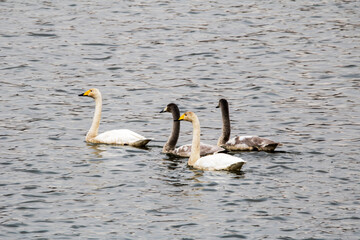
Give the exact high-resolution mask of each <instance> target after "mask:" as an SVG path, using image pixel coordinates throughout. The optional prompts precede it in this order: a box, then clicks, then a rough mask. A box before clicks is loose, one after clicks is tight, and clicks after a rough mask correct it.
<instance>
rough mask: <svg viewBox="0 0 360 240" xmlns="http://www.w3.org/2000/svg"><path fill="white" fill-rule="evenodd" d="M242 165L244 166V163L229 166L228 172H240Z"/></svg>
mask: <svg viewBox="0 0 360 240" xmlns="http://www.w3.org/2000/svg"><path fill="white" fill-rule="evenodd" d="M244 164H245V162H237V163H234V164H231V165H230V166H229V168H228V170H229V171H234V172H237V171H240V170H241V168H242V166H243V165H244Z"/></svg>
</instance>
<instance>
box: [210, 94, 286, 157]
mask: <svg viewBox="0 0 360 240" xmlns="http://www.w3.org/2000/svg"><path fill="white" fill-rule="evenodd" d="M219 107H220V109H221V113H222V121H223V128H222V134H221V136H220V138H219V140H218V146H221V147H223V148H225V149H227V150H230V151H231V150H232V151H252V150H256V151H270V152H271V151H274V150H275V148H276V147H277V146H278V145H280V143H277V142H274V141H272V140H269V139H266V138H261V137H258V136H236V137H234V138H232V139H230V132H231V129H230V116H229V104H228V102H227V100H226V99H220V100H219V105H218V106H217V108H219Z"/></svg>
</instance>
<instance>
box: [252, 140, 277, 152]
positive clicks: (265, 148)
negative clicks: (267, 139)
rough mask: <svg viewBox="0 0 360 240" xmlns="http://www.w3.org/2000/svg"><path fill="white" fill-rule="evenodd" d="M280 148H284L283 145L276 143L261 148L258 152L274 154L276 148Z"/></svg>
mask: <svg viewBox="0 0 360 240" xmlns="http://www.w3.org/2000/svg"><path fill="white" fill-rule="evenodd" d="M278 146H282V144H281V143H275V142H274V143H270V144H266V145H265V146H261V147H259V149H258V150H260V151H267V152H273V151H275V148H277V147H278Z"/></svg>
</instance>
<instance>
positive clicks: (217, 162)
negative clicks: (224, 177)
mask: <svg viewBox="0 0 360 240" xmlns="http://www.w3.org/2000/svg"><path fill="white" fill-rule="evenodd" d="M178 120H179V121H181V120H185V121H188V122H191V123H192V125H193V140H192V149H191V155H190V158H189V160H188V165H189V166H191V167H194V168H196V169H200V170H210V171H212V170H228V171H240V170H241V168H242V166H243V165H244V164H245V163H246V161H244V160H243V159H241V158H238V157H234V156H231V155H229V154H225V153H218V154H214V155H208V156H205V157H200V122H199V119H198V117H197V116H196V114H195V113H193V112H186V113H184V114H183V115H181V116H180V118H179V119H178Z"/></svg>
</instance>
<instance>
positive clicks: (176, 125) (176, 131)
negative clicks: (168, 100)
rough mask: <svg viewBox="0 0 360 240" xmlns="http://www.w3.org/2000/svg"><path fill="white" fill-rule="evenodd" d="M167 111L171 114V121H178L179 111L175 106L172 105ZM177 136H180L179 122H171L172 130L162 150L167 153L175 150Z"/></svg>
mask: <svg viewBox="0 0 360 240" xmlns="http://www.w3.org/2000/svg"><path fill="white" fill-rule="evenodd" d="M169 111H170V112H171V113H172V116H173V120H178V119H179V117H180V111H179V108H178V107H177V106H176V105H172V107H171V108H170V109H169ZM179 134H180V121H173V128H172V131H171V135H170V137H169V139H168V141H167V142H166V144H165V146H164V150H167V151H168V150H174V149H175V147H176V143H177V141H178V139H179Z"/></svg>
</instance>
